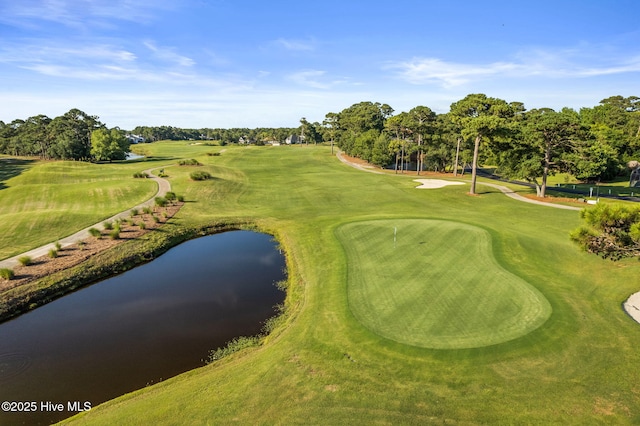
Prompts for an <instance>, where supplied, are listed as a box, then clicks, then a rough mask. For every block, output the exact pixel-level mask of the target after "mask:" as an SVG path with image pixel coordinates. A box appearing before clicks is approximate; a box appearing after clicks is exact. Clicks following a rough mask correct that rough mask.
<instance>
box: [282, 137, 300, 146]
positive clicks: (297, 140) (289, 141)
mask: <svg viewBox="0 0 640 426" xmlns="http://www.w3.org/2000/svg"><path fill="white" fill-rule="evenodd" d="M285 143H286V144H287V145H294V144H297V143H300V136H298V135H290V136H289V137H288V138H287V139H286V140H285Z"/></svg>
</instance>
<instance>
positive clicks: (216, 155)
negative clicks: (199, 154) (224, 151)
mask: <svg viewBox="0 0 640 426" xmlns="http://www.w3.org/2000/svg"><path fill="white" fill-rule="evenodd" d="M207 155H208V156H209V157H218V156H220V153H219V152H207Z"/></svg>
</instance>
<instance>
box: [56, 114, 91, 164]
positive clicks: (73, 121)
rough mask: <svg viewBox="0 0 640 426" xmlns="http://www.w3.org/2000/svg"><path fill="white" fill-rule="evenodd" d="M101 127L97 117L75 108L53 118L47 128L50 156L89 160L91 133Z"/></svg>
mask: <svg viewBox="0 0 640 426" xmlns="http://www.w3.org/2000/svg"><path fill="white" fill-rule="evenodd" d="M102 126H103V125H102V123H100V121H98V117H96V116H90V115H88V114H86V113H84V112H83V111H80V110H79V109H75V108H74V109H72V110H70V111H69V112H67V113H65V114H64V115H62V116H60V117H56V118H54V119H53V120H52V121H51V123H50V124H49V126H48V127H47V130H48V132H49V136H50V137H51V148H50V152H51V154H52V155H51V156H52V157H53V158H59V159H65V160H89V159H90V158H91V132H93V131H94V130H96V129H99V128H100V127H102Z"/></svg>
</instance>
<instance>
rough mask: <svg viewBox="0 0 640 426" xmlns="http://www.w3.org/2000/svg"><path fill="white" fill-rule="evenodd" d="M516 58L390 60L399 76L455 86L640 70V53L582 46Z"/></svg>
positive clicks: (526, 53)
mask: <svg viewBox="0 0 640 426" xmlns="http://www.w3.org/2000/svg"><path fill="white" fill-rule="evenodd" d="M515 59H516V60H513V61H501V62H492V63H486V64H474V63H462V62H449V61H444V60H442V59H439V58H413V59H411V60H408V61H402V62H396V63H389V64H388V65H386V66H385V69H391V70H396V73H397V74H396V75H397V77H399V78H400V79H402V80H404V81H406V82H408V83H411V84H416V85H422V84H436V85H440V86H442V87H444V88H452V87H456V86H461V85H465V84H468V83H474V82H479V81H483V80H488V79H494V80H495V79H497V78H527V77H532V76H539V77H542V78H555V79H560V78H588V77H597V76H606V75H615V74H624V73H634V72H640V56H633V57H630V58H620V57H615V56H610V55H609V56H604V57H603V56H597V52H589V53H585V51H584V50H580V49H566V50H560V51H555V52H554V51H545V50H541V49H534V50H529V51H522V52H520V53H519V54H518V55H516V58H515Z"/></svg>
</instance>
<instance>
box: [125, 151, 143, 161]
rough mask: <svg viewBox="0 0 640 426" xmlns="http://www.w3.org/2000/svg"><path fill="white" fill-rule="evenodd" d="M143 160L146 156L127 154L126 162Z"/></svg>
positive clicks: (133, 153)
mask: <svg viewBox="0 0 640 426" xmlns="http://www.w3.org/2000/svg"><path fill="white" fill-rule="evenodd" d="M141 158H144V155H140V154H136V153H135V152H127V157H126V158H125V161H131V160H139V159H141Z"/></svg>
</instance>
